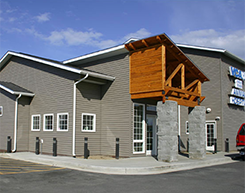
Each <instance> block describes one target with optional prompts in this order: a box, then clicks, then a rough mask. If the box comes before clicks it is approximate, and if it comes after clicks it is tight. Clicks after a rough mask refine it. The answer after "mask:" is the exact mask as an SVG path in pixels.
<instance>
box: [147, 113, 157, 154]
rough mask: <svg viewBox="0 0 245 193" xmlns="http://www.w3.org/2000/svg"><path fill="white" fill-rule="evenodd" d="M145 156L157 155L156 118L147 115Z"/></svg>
mask: <svg viewBox="0 0 245 193" xmlns="http://www.w3.org/2000/svg"><path fill="white" fill-rule="evenodd" d="M146 122H147V135H146V138H147V139H146V141H147V151H146V154H147V155H157V140H156V139H157V137H156V116H155V115H147V119H146Z"/></svg>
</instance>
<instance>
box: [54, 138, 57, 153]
mask: <svg viewBox="0 0 245 193" xmlns="http://www.w3.org/2000/svg"><path fill="white" fill-rule="evenodd" d="M53 156H57V139H56V138H53Z"/></svg>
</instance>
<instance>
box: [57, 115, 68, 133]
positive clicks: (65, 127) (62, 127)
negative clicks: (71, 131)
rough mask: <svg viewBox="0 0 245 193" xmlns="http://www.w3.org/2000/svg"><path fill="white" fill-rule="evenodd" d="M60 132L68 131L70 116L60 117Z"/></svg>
mask: <svg viewBox="0 0 245 193" xmlns="http://www.w3.org/2000/svg"><path fill="white" fill-rule="evenodd" d="M58 124H59V125H58V130H60V131H64V130H68V114H59V115H58Z"/></svg>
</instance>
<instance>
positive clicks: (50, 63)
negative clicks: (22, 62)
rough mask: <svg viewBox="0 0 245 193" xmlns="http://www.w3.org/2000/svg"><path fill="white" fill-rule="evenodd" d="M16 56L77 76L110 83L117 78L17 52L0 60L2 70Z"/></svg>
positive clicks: (10, 53)
mask: <svg viewBox="0 0 245 193" xmlns="http://www.w3.org/2000/svg"><path fill="white" fill-rule="evenodd" d="M13 56H16V57H20V58H24V59H27V60H31V61H35V62H38V63H42V64H45V65H48V66H52V67H55V68H59V69H62V70H66V71H69V72H73V73H76V74H82V75H86V74H88V75H89V76H92V77H95V78H100V79H104V80H109V81H113V80H115V77H113V76H109V75H105V74H101V73H98V72H92V71H89V70H84V69H80V68H76V67H73V66H68V65H65V64H63V63H62V62H58V61H54V60H49V59H46V58H41V57H38V56H33V55H29V54H23V53H17V52H13V51H8V52H7V53H6V54H5V55H4V56H3V57H2V58H1V60H0V70H1V69H2V68H3V67H4V66H5V65H6V64H7V63H8V61H9V60H10V59H11V57H13Z"/></svg>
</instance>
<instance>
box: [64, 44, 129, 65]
mask: <svg viewBox="0 0 245 193" xmlns="http://www.w3.org/2000/svg"><path fill="white" fill-rule="evenodd" d="M123 49H125V47H124V44H121V45H118V46H114V47H111V48H107V49H104V50H99V51H97V52H93V53H90V54H86V55H82V56H78V57H75V58H72V59H69V60H64V61H63V64H68V63H73V62H77V61H79V60H85V59H89V58H92V57H96V56H100V55H103V54H107V53H111V52H113V51H118V50H123ZM127 52H128V51H127V50H126V49H125V53H127Z"/></svg>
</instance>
